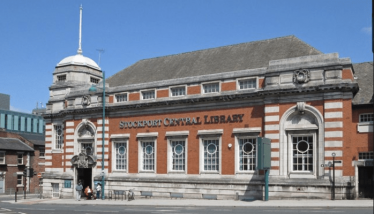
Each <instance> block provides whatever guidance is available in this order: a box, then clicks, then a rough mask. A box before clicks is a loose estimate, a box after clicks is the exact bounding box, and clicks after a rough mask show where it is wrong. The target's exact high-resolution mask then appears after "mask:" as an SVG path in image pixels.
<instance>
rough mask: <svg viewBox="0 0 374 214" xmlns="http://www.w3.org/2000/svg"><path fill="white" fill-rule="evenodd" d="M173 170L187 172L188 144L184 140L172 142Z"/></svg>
mask: <svg viewBox="0 0 374 214" xmlns="http://www.w3.org/2000/svg"><path fill="white" fill-rule="evenodd" d="M170 148H171V155H172V157H171V170H173V171H185V170H186V142H185V141H184V140H170Z"/></svg>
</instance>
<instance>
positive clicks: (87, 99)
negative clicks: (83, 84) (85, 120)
mask: <svg viewBox="0 0 374 214" xmlns="http://www.w3.org/2000/svg"><path fill="white" fill-rule="evenodd" d="M90 104H91V97H90V96H88V95H85V96H83V97H82V106H89V105H90Z"/></svg>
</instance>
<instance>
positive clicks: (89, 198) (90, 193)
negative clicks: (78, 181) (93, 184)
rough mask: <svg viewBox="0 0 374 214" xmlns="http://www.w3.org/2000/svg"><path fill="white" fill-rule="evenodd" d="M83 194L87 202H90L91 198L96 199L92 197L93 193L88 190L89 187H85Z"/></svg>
mask: <svg viewBox="0 0 374 214" xmlns="http://www.w3.org/2000/svg"><path fill="white" fill-rule="evenodd" d="M84 194H85V195H86V197H87V200H91V199H92V197H93V198H94V199H96V198H95V195H93V191H92V189H91V188H90V186H87V187H86V189H85V190H84Z"/></svg>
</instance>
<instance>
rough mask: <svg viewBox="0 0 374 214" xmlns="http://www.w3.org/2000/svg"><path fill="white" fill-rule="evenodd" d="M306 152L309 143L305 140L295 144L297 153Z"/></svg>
mask: <svg viewBox="0 0 374 214" xmlns="http://www.w3.org/2000/svg"><path fill="white" fill-rule="evenodd" d="M308 150H309V143H308V142H306V141H305V140H300V141H299V142H298V143H297V151H299V152H300V153H305V152H307V151H308Z"/></svg>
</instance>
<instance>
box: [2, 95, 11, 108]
mask: <svg viewBox="0 0 374 214" xmlns="http://www.w3.org/2000/svg"><path fill="white" fill-rule="evenodd" d="M0 109H3V110H9V109H10V96H9V95H8V94H2V93H0Z"/></svg>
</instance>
